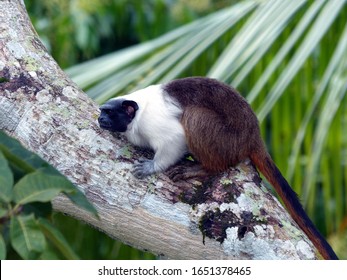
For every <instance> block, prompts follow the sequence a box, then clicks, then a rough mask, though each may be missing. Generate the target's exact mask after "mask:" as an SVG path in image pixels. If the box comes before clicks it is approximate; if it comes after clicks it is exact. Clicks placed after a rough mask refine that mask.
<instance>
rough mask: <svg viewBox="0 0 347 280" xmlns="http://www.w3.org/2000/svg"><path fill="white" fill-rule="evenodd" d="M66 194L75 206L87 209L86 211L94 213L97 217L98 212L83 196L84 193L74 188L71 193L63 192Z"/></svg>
mask: <svg viewBox="0 0 347 280" xmlns="http://www.w3.org/2000/svg"><path fill="white" fill-rule="evenodd" d="M65 194H66V196H67V197H68V198H69V199H70V200H71V201H72V202H73V203H75V204H76V205H77V206H79V207H81V208H83V209H84V210H87V211H88V212H90V213H92V214H94V215H95V216H96V217H98V212H97V211H96V209H95V208H94V206H93V204H91V203H90V202H89V201H88V199H87V198H86V197H85V195H84V194H83V193H82V192H81V191H80V190H78V189H76V190H75V191H74V192H71V193H65Z"/></svg>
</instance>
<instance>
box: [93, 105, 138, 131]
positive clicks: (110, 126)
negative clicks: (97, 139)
mask: <svg viewBox="0 0 347 280" xmlns="http://www.w3.org/2000/svg"><path fill="white" fill-rule="evenodd" d="M138 109H139V106H138V105H137V103H136V102H135V101H132V100H125V99H111V100H109V101H107V102H106V103H105V104H103V105H102V106H101V107H100V110H101V112H100V116H99V119H98V121H99V124H100V127H101V128H103V129H107V130H110V131H116V132H125V131H126V130H127V127H128V124H129V123H131V121H132V120H133V119H134V118H135V114H136V111H137V110H138Z"/></svg>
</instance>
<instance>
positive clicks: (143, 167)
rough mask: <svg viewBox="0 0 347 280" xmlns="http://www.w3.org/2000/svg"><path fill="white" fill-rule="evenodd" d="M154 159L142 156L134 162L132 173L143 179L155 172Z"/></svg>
mask: <svg viewBox="0 0 347 280" xmlns="http://www.w3.org/2000/svg"><path fill="white" fill-rule="evenodd" d="M155 172H156V170H155V167H154V160H150V159H145V158H140V159H139V160H138V161H137V162H135V163H134V167H133V170H132V173H133V174H134V176H135V177H136V178H138V179H143V178H144V177H146V176H148V175H151V174H153V173H155Z"/></svg>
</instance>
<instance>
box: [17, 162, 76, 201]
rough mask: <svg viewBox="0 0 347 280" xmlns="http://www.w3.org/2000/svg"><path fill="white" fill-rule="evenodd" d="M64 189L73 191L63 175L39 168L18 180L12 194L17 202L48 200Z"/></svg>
mask: <svg viewBox="0 0 347 280" xmlns="http://www.w3.org/2000/svg"><path fill="white" fill-rule="evenodd" d="M64 190H67V191H73V188H72V187H71V185H70V184H69V182H68V181H67V180H66V179H65V178H64V177H62V176H55V175H53V176H52V175H47V174H45V173H44V170H42V169H40V170H37V171H35V172H33V173H30V174H28V175H26V176H24V177H23V178H22V179H21V180H19V182H18V183H17V184H16V185H15V186H14V188H13V196H14V201H15V202H16V203H17V204H26V203H30V202H48V201H51V200H52V199H53V198H54V197H56V196H57V195H58V194H59V193H61V192H62V191H64Z"/></svg>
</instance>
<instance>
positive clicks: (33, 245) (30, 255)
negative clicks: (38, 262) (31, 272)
mask: <svg viewBox="0 0 347 280" xmlns="http://www.w3.org/2000/svg"><path fill="white" fill-rule="evenodd" d="M10 237H11V244H12V247H13V248H14V249H15V250H16V252H17V253H18V254H19V255H20V256H21V257H22V258H23V259H36V258H37V257H38V256H39V254H40V253H42V252H43V251H44V250H45V247H46V240H45V236H44V235H43V233H42V232H41V230H40V227H39V226H38V224H37V222H36V220H35V217H34V214H31V215H26V216H24V215H19V216H16V217H13V218H12V219H11V226H10Z"/></svg>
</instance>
